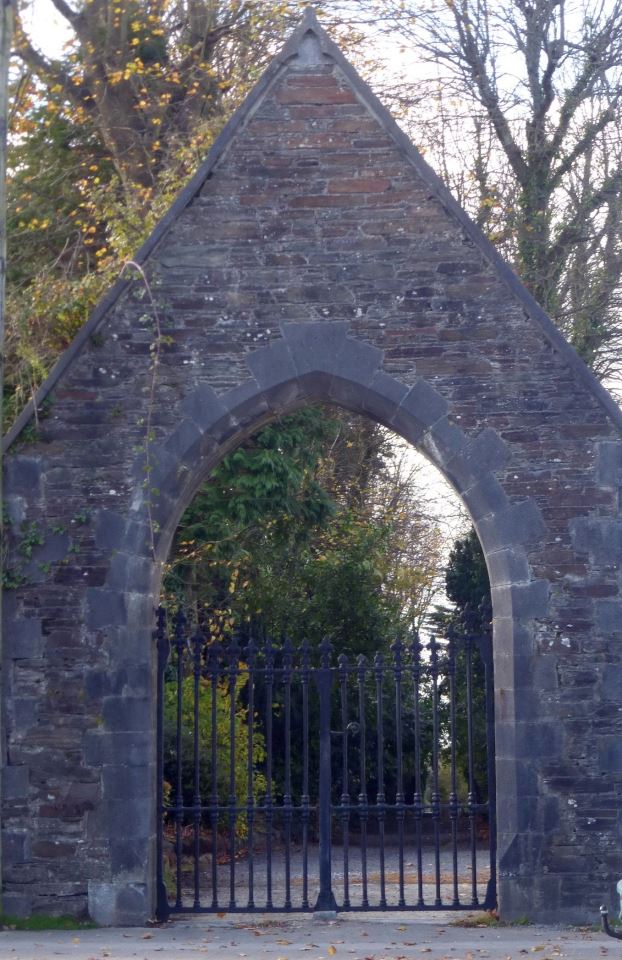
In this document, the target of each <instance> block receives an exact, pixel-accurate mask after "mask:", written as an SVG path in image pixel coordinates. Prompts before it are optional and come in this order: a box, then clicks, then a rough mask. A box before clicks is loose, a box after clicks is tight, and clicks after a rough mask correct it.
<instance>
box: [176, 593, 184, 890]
mask: <svg viewBox="0 0 622 960" xmlns="http://www.w3.org/2000/svg"><path fill="white" fill-rule="evenodd" d="M185 625H186V618H185V616H184V614H183V611H182V610H178V611H177V613H176V614H175V651H176V653H177V717H176V721H177V729H176V732H175V745H176V750H177V768H176V776H175V872H176V877H175V907H176V909H179V908H180V907H181V905H182V889H181V880H182V870H181V862H182V829H181V828H182V821H183V816H184V796H183V784H182V774H183V766H182V765H183V750H182V739H181V731H182V708H183V696H184V650H185V648H186V638H185V633H184V630H185Z"/></svg>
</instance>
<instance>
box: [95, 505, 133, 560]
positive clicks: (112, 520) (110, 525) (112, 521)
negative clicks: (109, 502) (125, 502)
mask: <svg viewBox="0 0 622 960" xmlns="http://www.w3.org/2000/svg"><path fill="white" fill-rule="evenodd" d="M92 522H93V528H94V532H95V544H96V546H98V547H100V548H101V549H102V550H106V551H110V550H115V549H118V548H119V546H120V545H121V543H122V542H123V538H124V535H125V528H126V523H127V520H126V518H125V517H124V516H122V515H121V514H119V513H115V512H114V511H113V510H108V509H106V508H100V509H99V510H97V511H96V512H95V515H94V517H93V521H92Z"/></svg>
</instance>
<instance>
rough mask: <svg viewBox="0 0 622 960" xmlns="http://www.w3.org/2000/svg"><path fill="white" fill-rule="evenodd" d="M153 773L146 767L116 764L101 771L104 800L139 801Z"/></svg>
mask: <svg viewBox="0 0 622 960" xmlns="http://www.w3.org/2000/svg"><path fill="white" fill-rule="evenodd" d="M152 773H153V771H152V770H151V769H150V768H149V767H148V766H129V765H126V764H123V763H121V764H116V765H114V766H105V767H104V768H103V771H102V778H103V787H104V800H141V799H143V798H144V796H145V789H146V787H147V785H148V784H149V783H150V779H151V776H152Z"/></svg>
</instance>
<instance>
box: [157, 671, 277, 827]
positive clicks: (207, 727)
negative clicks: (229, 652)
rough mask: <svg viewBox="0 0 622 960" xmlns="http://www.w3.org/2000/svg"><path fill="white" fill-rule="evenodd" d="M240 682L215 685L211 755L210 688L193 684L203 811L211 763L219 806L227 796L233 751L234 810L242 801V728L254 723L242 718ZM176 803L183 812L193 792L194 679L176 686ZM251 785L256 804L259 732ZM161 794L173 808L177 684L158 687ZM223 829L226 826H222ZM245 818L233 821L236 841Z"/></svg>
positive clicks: (262, 787)
mask: <svg viewBox="0 0 622 960" xmlns="http://www.w3.org/2000/svg"><path fill="white" fill-rule="evenodd" d="M245 683H246V681H245V680H244V678H243V677H242V678H240V679H238V682H237V684H236V686H235V689H234V690H232V689H231V687H230V685H229V681H228V680H226V679H223V680H219V681H218V683H217V685H216V739H217V752H216V756H215V757H214V756H212V748H211V745H212V683H211V680H210V678H209V677H205V676H202V677H201V678H200V681H199V698H198V699H199V725H198V731H197V732H198V741H199V751H200V757H201V764H200V777H199V791H200V797H201V803H202V804H203V805H204V806H205V805H206V804H207V803H208V801H209V798H210V796H211V792H212V776H213V763H214V762H216V784H217V791H218V796H219V797H220V798H221V801H222V799H223V798H225V797H227V798H228V797H229V794H230V779H229V778H230V766H229V765H230V758H231V751H232V750H233V760H234V783H235V795H236V798H237V803H238V806H240V807H243V806H244V805H245V804H246V802H247V796H248V760H249V749H248V746H249V745H248V724H249V722H252V723H253V724H254V725H255V727H256V722H255V720H254V719H252V720H251V718H249V716H248V709H247V707H246V706H245V705H244V703H243V701H242V696H241V695H242V692H243V687H244V686H245ZM232 697H233V700H234V714H235V719H234V730H235V733H234V738H233V743H232V742H231V733H230V729H231V726H230V725H231V698H232ZM180 736H181V756H182V768H181V799H182V802H183V804H184V806H186V807H190V806H192V804H193V802H194V790H195V783H194V778H195V768H194V761H193V757H194V678H193V676H192V675H190V676H186V677H185V678H184V680H183V683H182V721H181V729H180ZM252 752H253V758H252V759H253V783H252V792H253V796H254V798H255V800H259V799H260V798H261V796H262V795H263V794H264V793H265V792H266V778H265V777H264V775H263V774H262V773H261V772H260V769H261V764H262V762H263V760H264V757H265V742H264V738H263V736H262V734H261V732H260V731H259V730H258V729H254V733H253V751H252ZM164 781H165V782H164V789H165V793H166V795H167V797H168V802H169V803H170V804H174V803H175V801H176V799H177V796H176V795H177V786H178V785H177V684H176V683H174V682H171V681H170V680H169V682H168V683H165V685H164ZM224 826H225V828H226V826H227V825H226V824H225V825H224ZM246 827H247V824H246V817H245V815H244V814H240V815H238V817H237V820H236V833H237V835H238V837H240V838H243V837H244V836H246Z"/></svg>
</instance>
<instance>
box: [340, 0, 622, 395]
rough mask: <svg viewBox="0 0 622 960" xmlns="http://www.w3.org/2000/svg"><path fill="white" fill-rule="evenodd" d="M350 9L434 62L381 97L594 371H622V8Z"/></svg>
mask: <svg viewBox="0 0 622 960" xmlns="http://www.w3.org/2000/svg"><path fill="white" fill-rule="evenodd" d="M345 6H346V8H347V10H348V11H349V12H350V15H351V17H352V20H353V22H354V23H356V24H357V25H360V23H361V21H366V22H367V24H368V29H369V30H370V31H372V32H373V33H375V34H376V35H377V34H380V35H381V36H382V39H383V40H384V42H385V43H390V44H392V49H393V50H395V52H396V53H397V50H396V49H395V48H397V49H399V50H400V52H401V54H402V56H404V55H405V54H406V53H407V52H408V51H411V52H412V53H414V54H415V56H417V57H418V58H419V60H420V62H421V61H423V62H424V63H425V64H426V65H427V67H426V68H424V69H422V70H420V71H419V72H418V75H417V78H416V80H414V81H413V80H410V79H405V78H404V76H403V74H402V73H398V71H396V70H392V71H391V70H389V75H388V78H387V80H386V82H385V83H384V94H385V96H387V97H389V98H392V99H394V100H396V101H397V103H398V105H399V106H400V107H401V108H402V111H403V113H404V115H405V116H406V118H407V122H408V123H409V124H410V126H411V129H412V131H413V133H414V136H415V139H416V141H417V142H418V143H421V144H422V146H423V147H424V149H427V150H428V151H430V152H431V155H432V159H433V162H434V164H435V165H436V166H437V167H438V168H439V169H440V170H441V172H442V174H443V176H444V178H445V180H446V181H447V182H448V183H449V184H450V185H451V186H452V188H453V190H454V192H455V193H456V194H457V195H458V196H459V198H460V199H461V200H462V202H463V203H465V204H466V205H467V207H468V208H469V209H470V211H471V212H472V214H473V215H474V216H475V218H476V220H477V221H478V222H479V224H480V226H481V227H482V228H483V229H484V230H485V231H486V232H487V234H488V236H489V237H490V239H491V240H493V242H495V243H496V244H497V245H498V246H499V248H500V250H501V252H502V253H503V254H504V255H505V256H506V257H507V258H508V259H509V260H510V261H511V262H513V263H514V265H515V267H516V269H517V271H518V273H519V275H520V276H521V277H522V279H523V280H524V282H525V283H526V285H527V286H528V288H529V289H530V290H531V292H532V293H533V295H534V296H535V298H536V300H537V301H538V302H539V303H540V304H541V306H542V307H543V308H544V309H545V310H546V311H547V312H548V313H549V314H550V315H551V316H552V317H553V319H554V320H555V321H556V322H557V323H558V325H559V326H560V328H561V329H562V330H563V331H564V332H565V333H566V335H567V336H568V337H569V338H570V340H571V342H572V343H573V344H574V346H575V347H576V348H577V349H578V350H579V352H580V353H581V354H582V356H583V357H584V359H586V360H587V362H588V363H590V364H591V365H592V366H593V368H594V370H595V372H597V373H598V374H599V375H600V376H607V375H612V374H614V373H616V372H619V370H620V357H621V356H622V351H621V350H620V340H621V337H622V323H621V322H620V305H621V278H622V217H621V216H620V213H621V209H622V146H621V145H622V110H621V107H622V72H621V71H622V2H620V0H611V2H597V3H593V2H590V0H580V2H578V3H576V4H570V3H568V2H567V0H529V2H527V0H494V2H492V0H432V2H430V3H427V4H425V5H422V4H420V3H413V2H409V0H382V2H381V3H380V2H371V3H370V2H369V0H347V2H346V3H345ZM370 7H371V8H372V9H373V21H370V18H369V12H370ZM376 75H377V74H376Z"/></svg>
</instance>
